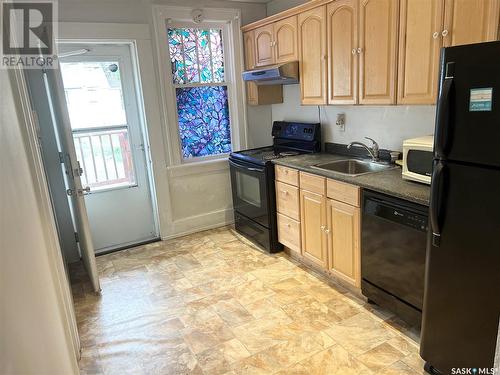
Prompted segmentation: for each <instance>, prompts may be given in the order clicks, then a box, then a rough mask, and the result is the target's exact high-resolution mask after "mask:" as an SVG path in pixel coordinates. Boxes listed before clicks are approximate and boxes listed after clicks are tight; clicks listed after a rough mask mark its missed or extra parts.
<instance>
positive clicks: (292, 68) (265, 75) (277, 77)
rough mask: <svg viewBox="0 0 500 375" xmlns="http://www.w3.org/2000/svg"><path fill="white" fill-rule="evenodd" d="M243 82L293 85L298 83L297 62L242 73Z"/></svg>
mask: <svg viewBox="0 0 500 375" xmlns="http://www.w3.org/2000/svg"><path fill="white" fill-rule="evenodd" d="M243 80H244V81H253V82H255V83H256V84H257V85H293V84H296V83H299V62H298V61H292V62H288V63H284V64H278V65H271V66H266V67H263V68H259V69H254V70H248V71H246V72H243Z"/></svg>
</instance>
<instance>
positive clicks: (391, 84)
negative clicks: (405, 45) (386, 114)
mask: <svg viewBox="0 0 500 375" xmlns="http://www.w3.org/2000/svg"><path fill="white" fill-rule="evenodd" d="M398 8H399V1H398V0H361V2H360V17H359V20H360V25H359V32H360V35H359V45H360V49H359V50H358V52H359V57H360V59H359V64H360V76H359V103H360V104H394V103H396V52H397V41H398V10H399V9H398Z"/></svg>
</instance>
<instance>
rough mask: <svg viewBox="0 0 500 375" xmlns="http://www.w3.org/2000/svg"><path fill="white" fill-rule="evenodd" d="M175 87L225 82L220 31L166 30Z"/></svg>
mask: <svg viewBox="0 0 500 375" xmlns="http://www.w3.org/2000/svg"><path fill="white" fill-rule="evenodd" d="M167 32H168V45H169V50H170V60H171V63H172V80H173V83H174V84H186V83H219V82H224V53H223V48H222V31H221V30H218V29H209V30H203V29H170V28H169V29H168V31H167Z"/></svg>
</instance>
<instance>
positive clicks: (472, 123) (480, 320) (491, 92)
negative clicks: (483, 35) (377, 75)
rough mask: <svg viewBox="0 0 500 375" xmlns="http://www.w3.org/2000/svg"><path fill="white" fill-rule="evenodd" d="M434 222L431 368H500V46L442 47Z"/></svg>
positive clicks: (427, 351)
mask: <svg viewBox="0 0 500 375" xmlns="http://www.w3.org/2000/svg"><path fill="white" fill-rule="evenodd" d="M429 219H430V230H429V238H428V244H427V259H426V283H425V293H424V305H423V320H422V336H421V346H420V354H421V356H422V358H423V359H424V360H425V361H426V370H427V372H431V373H443V374H450V373H464V372H456V371H462V370H461V369H464V368H465V369H469V370H468V371H471V372H467V373H471V374H481V373H483V374H491V373H498V372H492V371H493V370H492V367H493V365H494V357H495V348H496V342H497V335H498V329H499V314H500V42H491V43H481V44H472V45H467V46H457V47H450V48H444V49H443V50H442V53H441V64H440V87H439V97H438V102H437V113H436V130H435V141H434V167H433V176H432V185H431V202H430V211H429ZM454 368H455V369H458V370H453V369H454ZM474 369H476V370H474ZM485 371H489V372H485Z"/></svg>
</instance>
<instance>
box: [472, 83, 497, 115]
mask: <svg viewBox="0 0 500 375" xmlns="http://www.w3.org/2000/svg"><path fill="white" fill-rule="evenodd" d="M492 102H493V88H492V87H487V88H482V89H471V90H470V101H469V112H484V111H491V107H492Z"/></svg>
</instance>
